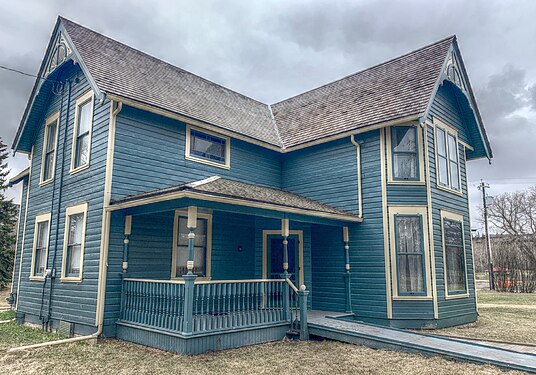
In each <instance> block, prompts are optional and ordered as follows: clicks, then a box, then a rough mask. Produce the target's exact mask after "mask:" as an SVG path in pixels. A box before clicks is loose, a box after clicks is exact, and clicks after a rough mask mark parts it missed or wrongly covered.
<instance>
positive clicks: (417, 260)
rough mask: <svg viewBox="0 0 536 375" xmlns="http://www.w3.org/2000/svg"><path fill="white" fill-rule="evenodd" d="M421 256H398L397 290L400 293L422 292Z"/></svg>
mask: <svg viewBox="0 0 536 375" xmlns="http://www.w3.org/2000/svg"><path fill="white" fill-rule="evenodd" d="M422 272H423V268H422V255H420V254H419V255H417V254H411V255H410V254H406V255H399V256H398V290H399V291H400V292H401V293H419V292H423V291H424V280H423V273H422Z"/></svg>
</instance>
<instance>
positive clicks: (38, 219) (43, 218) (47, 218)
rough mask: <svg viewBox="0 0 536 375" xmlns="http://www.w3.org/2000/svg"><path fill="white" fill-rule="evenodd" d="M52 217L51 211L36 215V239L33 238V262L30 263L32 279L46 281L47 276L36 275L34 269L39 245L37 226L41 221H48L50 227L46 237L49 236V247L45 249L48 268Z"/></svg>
mask: <svg viewBox="0 0 536 375" xmlns="http://www.w3.org/2000/svg"><path fill="white" fill-rule="evenodd" d="M50 218H51V214H50V213H46V214H40V215H37V216H36V217H35V225H34V239H33V247H32V262H31V265H30V267H31V268H30V280H38V281H44V280H45V276H44V275H43V276H36V275H35V274H34V270H35V251H36V247H37V234H38V233H37V232H38V231H37V227H38V225H39V223H44V222H48V228H47V235H46V238H47V247H46V250H45V268H46V263H47V261H46V260H47V259H48V245H49V243H50V221H51V220H50Z"/></svg>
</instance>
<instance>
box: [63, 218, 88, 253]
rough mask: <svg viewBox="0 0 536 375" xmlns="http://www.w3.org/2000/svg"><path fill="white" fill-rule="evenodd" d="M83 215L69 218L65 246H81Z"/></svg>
mask: <svg viewBox="0 0 536 375" xmlns="http://www.w3.org/2000/svg"><path fill="white" fill-rule="evenodd" d="M83 224H84V214H76V215H71V216H69V239H68V242H67V245H69V246H70V245H81V244H82V231H83Z"/></svg>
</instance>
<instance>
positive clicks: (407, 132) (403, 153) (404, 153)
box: [387, 126, 424, 184]
mask: <svg viewBox="0 0 536 375" xmlns="http://www.w3.org/2000/svg"><path fill="white" fill-rule="evenodd" d="M387 147H388V154H389V155H388V164H389V165H388V177H389V183H392V184H396V183H402V184H404V183H406V184H420V183H424V179H423V178H424V177H423V176H424V173H423V171H422V162H421V160H420V158H421V155H422V151H421V150H422V147H421V138H420V133H419V128H418V127H417V126H392V127H391V128H389V129H388V132H387Z"/></svg>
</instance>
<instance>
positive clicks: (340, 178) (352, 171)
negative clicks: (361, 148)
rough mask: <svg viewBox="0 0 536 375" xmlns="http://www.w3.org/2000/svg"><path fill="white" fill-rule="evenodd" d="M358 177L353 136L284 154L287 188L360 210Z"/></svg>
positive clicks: (334, 204)
mask: <svg viewBox="0 0 536 375" xmlns="http://www.w3.org/2000/svg"><path fill="white" fill-rule="evenodd" d="M357 181H358V180H357V151H356V147H355V146H354V145H353V144H352V143H351V142H350V137H348V138H344V139H341V140H338V141H333V142H329V143H325V144H322V145H318V146H313V147H309V148H306V149H302V150H298V151H294V152H291V153H289V154H285V155H284V159H283V171H282V181H281V183H282V188H283V189H284V190H287V191H290V192H293V193H296V194H300V195H303V196H306V197H308V198H311V199H315V200H317V201H320V202H323V203H326V204H329V205H332V206H334V207H337V208H340V209H343V210H347V211H351V212H353V213H357V209H358V203H357V190H358V182H357Z"/></svg>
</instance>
